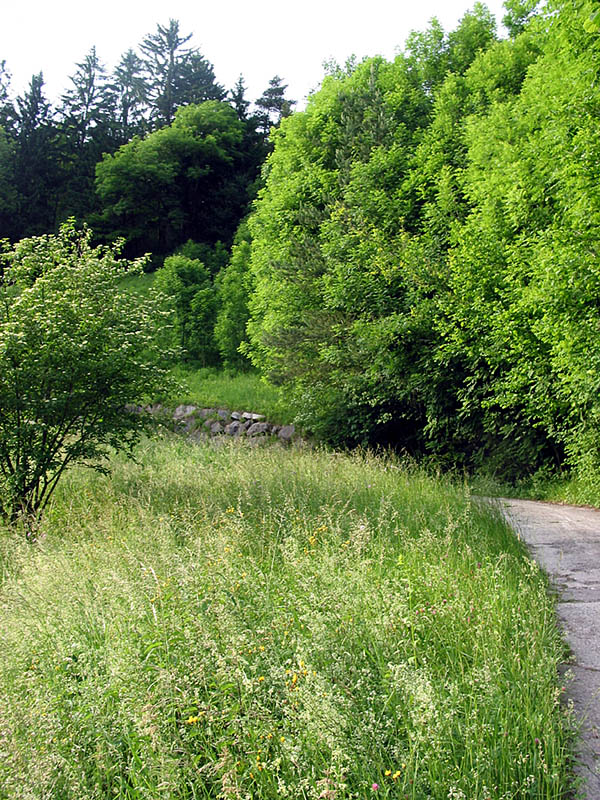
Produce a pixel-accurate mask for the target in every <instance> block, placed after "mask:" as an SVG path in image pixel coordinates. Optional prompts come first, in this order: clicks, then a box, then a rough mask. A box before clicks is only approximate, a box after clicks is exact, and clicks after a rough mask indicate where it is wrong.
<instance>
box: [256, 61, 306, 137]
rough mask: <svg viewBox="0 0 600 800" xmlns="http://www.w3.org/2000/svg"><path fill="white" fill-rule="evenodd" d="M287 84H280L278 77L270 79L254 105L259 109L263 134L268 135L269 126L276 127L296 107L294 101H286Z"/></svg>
mask: <svg viewBox="0 0 600 800" xmlns="http://www.w3.org/2000/svg"><path fill="white" fill-rule="evenodd" d="M287 88H288V87H287V84H283V85H282V83H281V78H280V77H279V75H275V77H273V78H271V80H270V81H269V87H268V89H265V91H264V92H263V93H262V95H261V96H260V97H259V98H258V100H257V101H256V105H257V106H258V108H259V109H261V112H262V113H259V118H260V120H261V124H262V127H263V130H264V133H265V134H268V133H269V130H270V128H271V126H275V127H277V126H278V125H279V123H280V122H281V120H282V119H283V118H284V117H289V116H290V114H291V113H292V106H295V105H296V101H295V100H288V99H287V98H286V97H285V90H286V89H287Z"/></svg>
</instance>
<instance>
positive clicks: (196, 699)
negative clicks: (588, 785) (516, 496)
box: [0, 438, 569, 800]
mask: <svg viewBox="0 0 600 800" xmlns="http://www.w3.org/2000/svg"><path fill="white" fill-rule="evenodd" d="M24 553H25V555H24ZM546 589H547V587H546V583H545V580H544V578H543V576H542V575H541V574H540V572H539V571H538V569H537V567H536V566H535V564H534V563H533V562H532V561H531V560H530V559H529V558H528V557H527V556H526V554H525V552H524V551H523V549H522V547H521V545H520V543H519V542H518V541H516V539H515V538H514V537H513V535H512V534H511V532H510V531H509V530H508V529H507V527H506V526H505V524H504V523H503V522H502V521H501V519H500V518H499V517H497V516H495V515H494V514H493V513H492V512H490V511H489V510H485V509H482V508H480V507H478V506H477V505H476V504H475V505H474V504H472V503H471V502H470V499H469V496H468V492H467V491H466V490H465V489H464V488H463V487H460V486H453V485H451V484H450V483H449V482H446V481H444V480H442V479H439V480H435V479H432V478H430V477H427V476H425V475H424V474H422V473H421V472H419V471H418V470H415V469H413V470H406V469H403V468H402V467H400V466H399V465H398V464H397V463H394V462H392V461H386V460H384V459H378V458H375V457H372V456H369V455H354V456H348V455H340V454H332V453H326V452H318V451H317V452H314V451H311V452H307V451H303V450H299V449H288V450H284V449H280V448H275V447H271V448H263V449H257V448H254V447H251V446H249V443H244V442H231V443H230V442H225V443H222V444H221V445H220V446H219V447H216V446H214V445H210V444H207V445H206V446H195V445H192V444H189V443H187V442H186V441H184V440H179V439H174V438H165V439H163V440H158V441H149V442H146V443H145V444H144V445H143V446H142V447H141V449H140V452H139V464H137V465H135V464H132V463H130V462H126V461H124V460H121V459H120V458H117V459H115V463H114V473H113V476H112V478H111V479H109V478H106V477H104V476H101V475H95V474H90V473H88V472H85V471H83V470H81V471H73V472H72V473H70V475H69V476H67V478H65V482H64V483H63V485H62V486H61V487H60V489H59V491H58V493H57V496H56V499H55V502H54V504H53V506H52V508H51V509H50V511H49V513H48V515H47V517H46V519H45V520H44V522H43V524H42V527H41V529H40V541H39V544H38V545H37V546H34V547H31V546H27V547H26V548H19V550H18V551H17V553H16V555H15V559H14V560H12V559H11V558H8V563H7V566H6V567H5V581H4V585H3V587H2V588H1V589H0V650H1V652H2V654H3V656H2V667H1V669H0V754H1V757H0V797H1V798H3V799H6V800H8V798H10V799H11V800H20V799H21V798H23V799H24V798H28V800H29V798H40V800H41V798H44V800H88V799H89V800H91V799H92V798H94V799H96V798H123V799H127V800H141V799H142V798H144V799H147V800H150V799H152V800H157V799H158V798H161V799H162V798H165V799H166V798H173V800H175V798H177V800H183V799H184V798H185V800H191V799H192V798H252V800H254V799H255V798H256V799H257V800H259V799H261V798H273V799H274V798H315V800H316V798H325V799H329V800H334V799H335V800H341V798H367V797H388V798H411V800H417V799H418V800H424V798H439V799H440V800H441V799H442V798H443V799H444V800H447V799H448V798H463V799H464V798H469V800H486V798H494V800H499V798H503V799H504V800H508V798H512V799H513V800H516V798H540V799H541V798H546V799H549V798H563V797H566V796H567V790H568V787H569V777H568V776H569V771H568V769H569V720H568V717H567V716H566V715H565V713H564V712H563V711H562V710H561V707H560V702H559V700H560V694H561V688H560V684H559V682H558V678H557V665H558V663H559V661H560V660H561V658H562V657H563V655H564V652H563V645H562V643H561V640H560V638H559V635H558V633H557V628H556V623H555V617H554V611H553V608H552V604H551V602H550V600H549V598H548V594H547V591H546Z"/></svg>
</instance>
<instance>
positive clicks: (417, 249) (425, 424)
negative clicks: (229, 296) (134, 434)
mask: <svg viewBox="0 0 600 800" xmlns="http://www.w3.org/2000/svg"><path fill="white" fill-rule="evenodd" d="M537 5H538V4H537V3H536V2H535V1H534V0H507V2H506V3H505V7H506V10H507V15H506V17H505V20H504V22H505V25H506V26H507V28H508V30H509V34H510V36H509V38H507V39H504V40H500V39H499V38H498V36H497V33H496V28H495V22H494V19H493V17H492V16H491V15H490V13H489V12H488V10H487V9H486V8H485V7H484V6H483V5H480V4H476V5H475V7H474V10H473V11H472V12H470V13H467V14H466V15H465V16H464V17H463V19H462V20H461V22H460V25H459V26H458V28H457V29H456V30H455V31H454V32H452V33H450V34H445V33H444V32H443V30H442V29H441V28H440V26H439V25H438V24H437V23H435V22H434V23H433V24H432V25H431V26H430V28H429V29H428V30H427V31H425V32H424V33H415V34H413V35H412V36H411V37H410V38H409V40H408V42H407V44H406V48H405V51H404V53H403V54H400V55H399V56H398V57H397V58H396V59H395V60H394V61H393V62H392V63H389V62H387V61H385V60H383V59H381V58H377V59H371V60H368V61H365V62H364V63H361V64H358V65H356V64H350V65H348V66H347V68H345V69H341V68H340V69H338V70H333V74H331V75H329V76H328V77H326V78H325V80H324V82H323V85H322V88H321V90H320V91H319V92H318V93H316V94H315V95H314V96H313V97H312V98H311V99H310V101H309V104H308V107H307V109H306V111H303V112H301V113H296V114H294V115H292V116H291V117H290V118H289V119H287V120H285V121H284V122H283V124H282V125H281V127H280V128H279V130H278V131H277V132H276V133H275V135H274V151H273V153H272V154H271V155H270V157H269V159H268V162H267V166H266V170H265V180H266V184H265V186H264V188H263V189H262V190H261V192H260V196H259V199H258V201H257V203H256V206H255V210H254V213H253V214H252V216H251V218H250V220H249V229H250V234H251V237H250V241H249V242H248V243H246V244H245V245H243V246H244V247H245V248H246V249H245V250H244V251H242V250H241V249H239V248H241V247H242V244H240V245H238V249H237V250H236V251H235V257H234V261H232V265H231V266H230V270H231V274H232V275H233V274H234V272H235V273H236V274H237V285H241V283H242V282H245V285H247V286H249V287H250V289H249V303H248V307H247V311H246V313H247V314H249V317H250V318H249V322H248V326H247V335H243V336H240V342H241V348H242V350H243V351H244V352H245V353H247V354H248V355H249V357H250V358H251V360H252V362H253V363H254V364H255V365H256V367H257V368H259V369H260V370H261V372H262V373H263V374H265V375H267V376H268V377H269V378H270V379H271V380H273V381H275V382H276V383H279V384H282V385H283V386H285V387H286V388H287V389H288V391H289V393H290V394H292V395H293V396H294V397H295V400H296V403H297V407H298V410H299V418H300V420H301V421H303V422H304V424H305V425H306V426H307V427H308V428H309V429H311V430H312V431H314V432H316V433H317V434H319V435H320V436H321V437H323V438H324V439H327V440H329V441H331V442H334V443H336V444H348V443H351V444H352V443H358V442H368V443H371V444H375V443H381V444H394V445H396V446H399V447H401V448H404V449H406V450H408V451H410V452H414V453H429V454H433V455H434V456H435V457H436V458H437V459H439V460H440V461H441V462H442V463H447V464H452V465H459V466H466V467H473V466H477V465H482V464H485V465H487V466H488V467H491V468H493V469H495V470H496V472H498V473H500V474H501V475H504V476H505V477H515V476H516V475H519V474H521V473H524V472H528V471H530V470H532V469H536V468H547V469H553V468H555V467H557V466H570V467H573V468H576V469H577V470H578V471H579V472H580V473H587V474H588V475H592V476H597V475H599V474H600V468H599V460H600V427H599V421H600V394H599V388H600V348H599V347H598V344H599V336H600V259H599V253H600V224H599V223H600V218H599V215H600V189H599V186H600V183H599V180H598V178H599V166H598V165H599V164H600V124H599V122H598V120H599V119H600V116H599V111H600V93H599V89H598V72H599V69H598V64H599V63H600V61H599V59H598V55H599V42H600V40H599V37H598V32H597V22H596V21H595V19H594V14H595V13H596V11H597V6H596V4H595V3H592V2H583V1H582V0H565V1H564V2H558V0H556V1H554V0H553V1H552V2H549V3H548V4H547V5H545V6H544V7H543V8H536V6H537ZM236 314H238V317H240V316H243V312H240V310H239V308H238V310H237V311H236Z"/></svg>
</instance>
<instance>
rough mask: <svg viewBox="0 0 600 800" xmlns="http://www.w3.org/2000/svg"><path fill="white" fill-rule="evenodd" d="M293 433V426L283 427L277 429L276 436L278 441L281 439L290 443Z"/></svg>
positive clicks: (294, 430)
mask: <svg viewBox="0 0 600 800" xmlns="http://www.w3.org/2000/svg"><path fill="white" fill-rule="evenodd" d="M295 432H296V429H295V427H294V426H293V425H284V426H283V427H282V428H280V429H279V433H278V434H277V435H278V436H279V438H280V439H283V441H284V442H290V441H291V440H292V438H293V436H294V433H295Z"/></svg>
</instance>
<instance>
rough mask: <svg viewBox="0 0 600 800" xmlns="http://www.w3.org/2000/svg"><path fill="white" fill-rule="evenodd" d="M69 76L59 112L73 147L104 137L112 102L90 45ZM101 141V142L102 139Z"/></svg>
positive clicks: (111, 110)
mask: <svg viewBox="0 0 600 800" xmlns="http://www.w3.org/2000/svg"><path fill="white" fill-rule="evenodd" d="M76 66H77V71H76V72H75V74H74V75H72V76H71V78H70V81H71V83H72V87H71V88H70V89H69V90H68V91H67V92H66V93H65V94H64V95H63V96H62V108H61V114H62V117H63V120H64V125H65V127H66V129H67V131H69V132H70V134H71V136H72V137H73V141H74V145H75V149H76V150H77V151H81V150H82V149H83V147H84V145H85V144H86V143H88V142H90V141H93V140H96V141H97V140H98V139H99V138H100V139H102V140H104V141H105V140H106V138H107V134H108V132H109V129H110V123H111V122H112V120H113V118H114V104H113V100H112V96H111V93H110V91H109V84H108V78H107V75H106V70H105V68H104V66H103V65H102V63H101V62H100V59H99V58H98V56H97V54H96V48H95V47H92V49H91V50H90V52H89V53H88V54H87V55H86V56H85V58H84V59H83V61H81V62H80V63H78V64H77V65H76ZM102 143H104V142H102Z"/></svg>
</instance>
